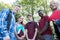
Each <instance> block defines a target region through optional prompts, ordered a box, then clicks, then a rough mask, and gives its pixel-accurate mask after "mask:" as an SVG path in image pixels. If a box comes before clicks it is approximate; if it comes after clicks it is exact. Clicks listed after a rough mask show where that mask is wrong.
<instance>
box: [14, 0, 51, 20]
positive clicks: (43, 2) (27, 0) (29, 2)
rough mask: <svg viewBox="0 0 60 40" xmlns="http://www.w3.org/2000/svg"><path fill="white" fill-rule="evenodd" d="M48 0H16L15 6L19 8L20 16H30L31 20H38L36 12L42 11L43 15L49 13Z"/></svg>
mask: <svg viewBox="0 0 60 40" xmlns="http://www.w3.org/2000/svg"><path fill="white" fill-rule="evenodd" d="M48 2H49V0H21V1H20V0H16V2H15V3H14V5H15V4H19V5H20V6H21V10H20V12H19V13H20V15H23V16H24V17H26V15H27V14H32V18H33V20H34V19H35V20H36V18H38V16H37V11H38V10H39V9H41V10H43V11H44V13H45V14H47V12H49V11H50V8H49V5H48Z"/></svg>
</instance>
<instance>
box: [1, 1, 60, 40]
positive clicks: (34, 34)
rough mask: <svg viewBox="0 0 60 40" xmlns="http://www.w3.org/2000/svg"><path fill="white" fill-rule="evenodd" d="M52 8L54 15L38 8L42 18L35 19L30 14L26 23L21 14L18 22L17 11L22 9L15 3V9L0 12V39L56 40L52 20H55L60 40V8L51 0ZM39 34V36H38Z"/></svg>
mask: <svg viewBox="0 0 60 40" xmlns="http://www.w3.org/2000/svg"><path fill="white" fill-rule="evenodd" d="M50 8H51V9H52V15H51V16H50V17H49V16H48V15H44V12H43V11H42V10H38V15H39V16H40V17H41V19H40V20H39V21H38V22H35V21H33V19H32V15H31V14H28V15H27V19H28V23H26V24H24V23H23V22H24V20H23V19H24V18H23V17H22V16H19V17H18V18H17V20H18V21H17V22H16V20H15V13H16V12H18V11H19V10H20V6H19V5H15V6H14V7H13V10H10V9H3V10H2V11H1V12H0V40H25V39H26V40H54V39H53V32H52V29H51V26H50V21H52V22H53V25H54V29H55V33H56V36H57V40H60V10H57V3H56V2H55V1H51V3H50ZM38 36H39V38H38Z"/></svg>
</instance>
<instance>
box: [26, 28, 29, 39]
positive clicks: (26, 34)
mask: <svg viewBox="0 0 60 40" xmlns="http://www.w3.org/2000/svg"><path fill="white" fill-rule="evenodd" d="M25 32H26V33H25V35H26V38H27V39H29V38H28V30H27V29H25Z"/></svg>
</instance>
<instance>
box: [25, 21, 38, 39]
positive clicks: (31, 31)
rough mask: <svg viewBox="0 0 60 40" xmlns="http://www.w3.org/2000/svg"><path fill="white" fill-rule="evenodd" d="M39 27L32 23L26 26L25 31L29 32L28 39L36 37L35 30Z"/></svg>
mask: <svg viewBox="0 0 60 40" xmlns="http://www.w3.org/2000/svg"><path fill="white" fill-rule="evenodd" d="M37 27H38V25H37V23H36V22H34V21H32V22H28V23H27V24H26V25H25V29H27V30H28V38H29V39H32V38H33V36H34V33H35V28H37Z"/></svg>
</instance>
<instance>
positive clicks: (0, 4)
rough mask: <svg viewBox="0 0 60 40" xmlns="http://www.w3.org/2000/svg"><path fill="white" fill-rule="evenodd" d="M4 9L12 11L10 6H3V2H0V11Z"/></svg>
mask: <svg viewBox="0 0 60 40" xmlns="http://www.w3.org/2000/svg"><path fill="white" fill-rule="evenodd" d="M4 8H10V9H12V6H11V5H9V4H5V3H4V2H0V11H1V10H2V9H4Z"/></svg>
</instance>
